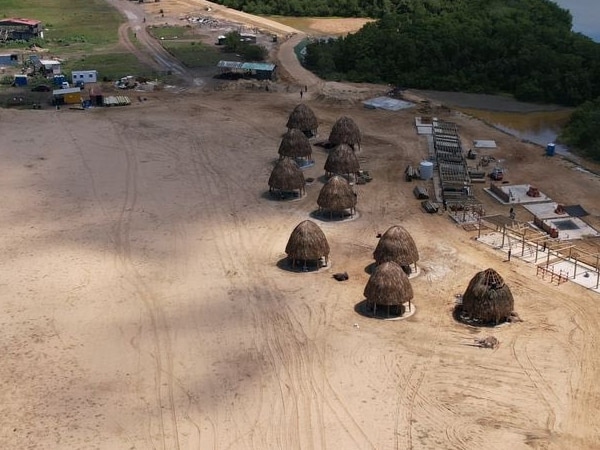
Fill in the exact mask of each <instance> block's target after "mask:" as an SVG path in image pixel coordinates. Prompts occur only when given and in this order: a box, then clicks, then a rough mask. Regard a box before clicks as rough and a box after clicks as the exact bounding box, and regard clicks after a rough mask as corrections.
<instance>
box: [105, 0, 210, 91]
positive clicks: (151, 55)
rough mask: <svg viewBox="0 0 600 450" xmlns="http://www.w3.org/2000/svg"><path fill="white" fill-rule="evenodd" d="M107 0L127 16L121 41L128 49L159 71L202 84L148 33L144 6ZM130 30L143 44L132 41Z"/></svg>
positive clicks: (188, 81) (120, 30) (120, 0)
mask: <svg viewBox="0 0 600 450" xmlns="http://www.w3.org/2000/svg"><path fill="white" fill-rule="evenodd" d="M106 2H107V3H108V4H109V5H111V6H113V7H114V8H115V9H116V10H118V11H119V12H121V14H123V16H125V17H126V18H127V22H125V23H124V24H122V25H121V26H120V27H119V42H120V44H121V45H122V46H123V47H125V49H127V51H129V52H131V53H132V54H134V55H135V56H136V57H137V58H138V59H139V60H140V61H141V62H143V63H144V64H146V65H149V66H150V67H153V68H154V69H156V70H158V71H162V72H171V73H173V74H175V75H178V76H179V77H180V78H181V79H182V80H184V81H185V82H186V83H188V84H196V85H197V84H201V83H199V82H198V80H195V79H194V75H193V73H192V72H191V71H190V70H189V69H187V68H186V67H185V66H184V65H183V64H181V62H180V61H179V60H177V59H176V58H174V57H173V56H172V55H171V54H170V53H169V52H167V51H166V50H165V49H164V48H163V46H162V45H160V43H159V42H158V41H157V40H156V39H154V38H153V37H152V36H150V34H148V32H147V31H146V27H145V25H144V17H145V13H144V10H143V7H142V6H140V5H139V4H138V3H132V2H129V1H123V0H106ZM130 30H131V31H133V32H134V33H135V37H136V39H137V41H138V42H139V44H141V46H136V45H135V44H134V43H133V42H131V39H130V38H129V31H130ZM140 47H141V48H140Z"/></svg>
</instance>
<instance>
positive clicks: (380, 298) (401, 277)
mask: <svg viewBox="0 0 600 450" xmlns="http://www.w3.org/2000/svg"><path fill="white" fill-rule="evenodd" d="M364 295H365V298H366V299H367V302H368V303H374V304H377V305H390V306H391V305H402V304H403V303H405V302H409V301H411V300H412V298H413V289H412V286H411V284H410V281H409V279H408V276H407V275H406V273H404V271H403V270H402V268H401V267H400V266H399V265H398V264H396V263H393V262H386V263H383V264H381V265H379V266H377V268H376V269H375V271H374V272H373V274H372V275H371V278H369V281H368V282H367V285H366V286H365V291H364Z"/></svg>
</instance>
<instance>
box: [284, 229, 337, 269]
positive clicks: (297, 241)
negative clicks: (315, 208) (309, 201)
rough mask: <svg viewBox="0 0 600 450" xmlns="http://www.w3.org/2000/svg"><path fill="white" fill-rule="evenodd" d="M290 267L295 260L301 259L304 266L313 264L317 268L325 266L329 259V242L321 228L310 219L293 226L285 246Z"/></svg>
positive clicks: (293, 264)
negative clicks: (290, 263)
mask: <svg viewBox="0 0 600 450" xmlns="http://www.w3.org/2000/svg"><path fill="white" fill-rule="evenodd" d="M285 252H286V253H287V255H288V259H289V260H291V262H292V267H295V266H296V261H303V262H304V268H307V266H308V265H309V264H310V265H313V266H314V265H315V264H316V267H317V268H319V267H321V266H326V265H327V264H328V261H329V243H328V242H327V238H326V237H325V233H323V230H321V228H319V226H318V225H317V224H316V223H314V222H313V221H311V220H305V221H304V222H301V223H299V224H298V226H296V228H294V231H292V234H291V235H290V239H289V241H288V243H287V246H286V247H285Z"/></svg>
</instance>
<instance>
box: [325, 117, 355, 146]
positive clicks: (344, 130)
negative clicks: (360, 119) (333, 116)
mask: <svg viewBox="0 0 600 450" xmlns="http://www.w3.org/2000/svg"><path fill="white" fill-rule="evenodd" d="M360 142H361V134H360V130H359V129H358V126H357V125H356V123H355V122H354V120H352V119H351V118H350V117H347V116H342V117H340V118H339V119H338V120H337V121H336V122H335V123H334V124H333V127H332V128H331V133H329V144H331V145H333V146H337V145H340V144H348V145H349V146H350V147H352V149H354V150H357V151H358V150H360Z"/></svg>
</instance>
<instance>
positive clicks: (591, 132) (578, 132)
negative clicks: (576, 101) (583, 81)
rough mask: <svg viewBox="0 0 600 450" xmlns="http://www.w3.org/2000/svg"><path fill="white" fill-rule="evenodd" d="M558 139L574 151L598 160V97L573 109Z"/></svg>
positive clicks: (599, 154)
mask: <svg viewBox="0 0 600 450" xmlns="http://www.w3.org/2000/svg"><path fill="white" fill-rule="evenodd" d="M560 141H561V142H563V143H565V144H567V145H568V146H569V149H571V151H573V152H574V153H577V154H579V155H581V156H584V157H586V158H591V159H594V160H596V161H600V97H599V98H597V99H596V100H592V101H588V102H585V103H584V104H582V105H580V106H579V107H578V108H577V109H576V110H575V112H574V113H573V115H572V116H571V118H570V120H569V123H568V124H567V125H566V126H565V127H564V128H563V130H562V133H561V135H560Z"/></svg>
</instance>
